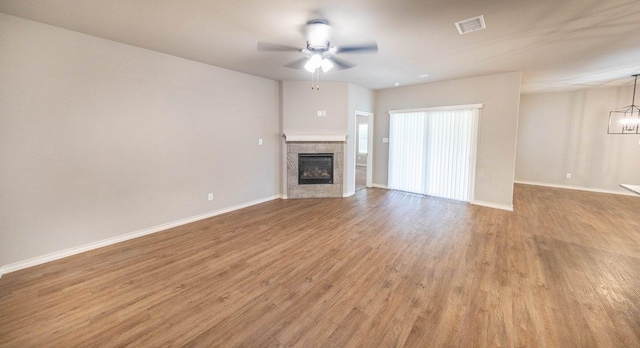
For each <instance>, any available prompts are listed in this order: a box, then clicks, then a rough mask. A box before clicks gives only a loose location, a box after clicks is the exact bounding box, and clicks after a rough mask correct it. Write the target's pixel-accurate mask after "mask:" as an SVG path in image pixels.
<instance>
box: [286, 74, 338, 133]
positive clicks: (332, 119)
mask: <svg viewBox="0 0 640 348" xmlns="http://www.w3.org/2000/svg"><path fill="white" fill-rule="evenodd" d="M309 76H311V75H309ZM347 93H348V83H346V82H329V81H320V89H319V90H315V89H311V81H283V82H282V118H283V122H282V125H283V130H284V133H285V134H286V133H287V132H290V133H346V132H347V115H346V112H347V107H348V94H347ZM321 110H322V111H325V112H326V116H318V111H321Z"/></svg>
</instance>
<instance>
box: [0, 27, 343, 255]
mask: <svg viewBox="0 0 640 348" xmlns="http://www.w3.org/2000/svg"><path fill="white" fill-rule="evenodd" d="M0 32H1V33H2V35H0V47H2V49H0V76H1V78H0V266H2V265H7V264H11V263H15V262H19V261H23V260H25V259H29V258H33V257H39V256H42V255H44V254H48V253H53V252H57V251H60V250H63V249H67V248H74V247H77V246H81V245H86V244H88V243H94V242H96V241H100V240H104V239H108V238H113V237H114V236H118V235H122V234H125V233H130V232H133V231H138V230H141V229H145V228H149V227H152V226H157V225H160V224H164V223H168V222H171V221H176V220H180V219H184V218H188V217H192V216H196V215H199V214H204V213H207V212H211V211H216V210H219V209H224V208H225V207H230V206H234V205H238V204H242V203H246V202H251V201H256V200H260V199H264V198H268V197H274V195H277V193H278V188H279V185H278V174H279V167H278V163H279V153H278V144H279V140H280V132H279V87H278V82H276V81H272V80H268V79H263V78H258V77H254V76H250V75H246V74H241V73H237V72H233V71H229V70H225V69H220V68H217V67H213V66H210V65H206V64H201V63H197V62H193V61H189V60H185V59H182V58H177V57H173V56H169V55H165V54H160V53H157V52H153V51H149V50H145V49H140V48H136V47H132V46H128V45H124V44H120V43H116V42H113V41H109V40H104V39H99V38H96V37H92V36H88V35H84V34H80V33H77V32H72V31H68V30H64V29H60V28H57V27H53V26H49V25H45V24H41V23H37V22H33V21H28V20H24V19H20V18H18V17H13V16H8V15H4V14H0ZM345 88H346V87H345ZM345 124H346V123H345ZM259 138H262V139H263V141H264V145H262V146H259V145H258V139H259ZM210 192H211V193H213V200H212V201H208V200H207V193H210Z"/></svg>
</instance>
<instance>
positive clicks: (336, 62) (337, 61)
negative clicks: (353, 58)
mask: <svg viewBox="0 0 640 348" xmlns="http://www.w3.org/2000/svg"><path fill="white" fill-rule="evenodd" d="M327 59H328V60H330V61H331V63H333V65H335V67H336V68H337V69H338V70H345V69H351V68H353V67H354V66H355V65H353V64H351V63H348V62H346V61H344V60H342V59H338V58H336V57H330V58H327Z"/></svg>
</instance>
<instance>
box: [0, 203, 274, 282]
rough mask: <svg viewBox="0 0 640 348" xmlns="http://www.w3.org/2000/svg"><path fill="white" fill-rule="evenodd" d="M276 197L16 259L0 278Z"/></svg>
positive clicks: (0, 272)
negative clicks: (20, 259) (48, 252)
mask: <svg viewBox="0 0 640 348" xmlns="http://www.w3.org/2000/svg"><path fill="white" fill-rule="evenodd" d="M278 198H280V195H274V196H271V197H266V198H261V199H256V200H254V201H250V202H246V203H242V204H237V205H233V206H230V207H227V208H223V209H219V210H215V211H212V212H209V213H204V214H200V215H196V216H192V217H188V218H184V219H180V220H176V221H172V222H168V223H165V224H162V225H157V226H153V227H149V228H145V229H142V230H139V231H135V232H130V233H125V234H121V235H119V236H115V237H111V238H107V239H103V240H100V241H97V242H93V243H89V244H85V245H81V246H78V247H74V248H69V249H65V250H61V251H57V252H54V253H50V254H46V255H42V256H37V257H34V258H31V259H28V260H24V261H18V262H15V263H11V264H8V265H4V266H0V278H1V277H2V275H3V274H5V273H11V272H15V271H19V270H21V269H25V268H28V267H33V266H37V265H41V264H43V263H47V262H51V261H55V260H59V259H62V258H65V257H68V256H72V255H76V254H80V253H83V252H86V251H90V250H94V249H98V248H102V247H105V246H108V245H112V244H116V243H120V242H124V241H127V240H130V239H134V238H138V237H142V236H146V235H149V234H153V233H156V232H160V231H164V230H167V229H170V228H173V227H177V226H181V225H185V224H188V223H192V222H195V221H198V220H202V219H207V218H210V217H213V216H216V215H221V214H224V213H228V212H232V211H234V210H239V209H243V208H247V207H250V206H252V205H256V204H260V203H264V202H268V201H272V200H274V199H278Z"/></svg>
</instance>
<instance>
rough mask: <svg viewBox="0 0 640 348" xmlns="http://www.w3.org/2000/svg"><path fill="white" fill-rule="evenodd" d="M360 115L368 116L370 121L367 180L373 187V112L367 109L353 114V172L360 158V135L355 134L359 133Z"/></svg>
mask: <svg viewBox="0 0 640 348" xmlns="http://www.w3.org/2000/svg"><path fill="white" fill-rule="evenodd" d="M358 116H365V117H367V121H368V122H367V123H368V128H369V129H368V135H367V180H366V184H365V185H366V186H367V187H371V186H372V182H373V141H372V140H373V113H371V112H366V111H359V110H356V112H355V114H354V115H353V124H354V127H355V129H354V137H353V149H354V151H353V172H354V173H355V172H356V164H357V162H358V161H357V159H358V157H357V156H358V137H357V136H355V134H357V129H358ZM353 180H354V183H353V186H354V187H355V180H356V176H355V175H354V176H353Z"/></svg>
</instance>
